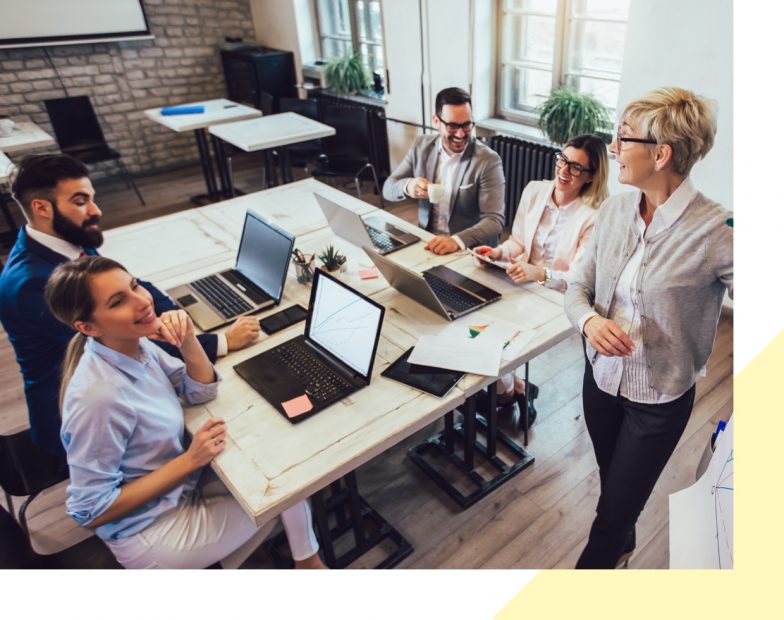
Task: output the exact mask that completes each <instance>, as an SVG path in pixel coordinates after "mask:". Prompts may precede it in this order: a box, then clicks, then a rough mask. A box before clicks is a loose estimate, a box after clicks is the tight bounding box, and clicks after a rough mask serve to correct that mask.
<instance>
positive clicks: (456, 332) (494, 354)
mask: <svg viewBox="0 0 784 620" xmlns="http://www.w3.org/2000/svg"><path fill="white" fill-rule="evenodd" d="M530 338H531V336H530V335H528V334H527V333H526V334H524V333H523V330H522V329H521V328H520V327H519V326H517V325H515V324H514V323H510V322H509V321H504V320H503V319H497V318H495V317H492V316H489V315H485V314H482V313H480V312H476V313H472V314H470V315H469V316H466V317H463V318H461V319H459V320H457V321H455V322H454V323H451V324H450V325H448V326H447V327H446V328H444V329H443V330H441V332H439V333H438V334H436V335H433V336H422V337H421V338H420V339H419V341H418V342H417V344H416V346H415V347H414V350H413V351H412V352H411V355H410V356H409V358H408V361H409V363H411V364H421V365H423V366H433V367H435V368H446V369H448V370H459V371H462V372H470V373H474V374H477V375H486V376H488V377H497V376H498V374H499V372H500V369H501V362H502V361H503V360H504V359H506V360H509V359H512V358H514V357H516V356H517V355H518V354H519V352H520V351H521V350H522V348H523V347H524V346H525V344H526V342H528V341H529V340H530Z"/></svg>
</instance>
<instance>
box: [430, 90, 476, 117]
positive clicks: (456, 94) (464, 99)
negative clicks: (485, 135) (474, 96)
mask: <svg viewBox="0 0 784 620" xmlns="http://www.w3.org/2000/svg"><path fill="white" fill-rule="evenodd" d="M464 103H467V104H468V105H471V95H469V94H468V92H467V91H465V90H463V89H462V88H457V87H456V86H452V87H450V88H445V89H444V90H442V91H441V92H440V93H438V94H437V95H436V115H438V116H440V115H441V108H443V107H444V106H445V105H463V104H464Z"/></svg>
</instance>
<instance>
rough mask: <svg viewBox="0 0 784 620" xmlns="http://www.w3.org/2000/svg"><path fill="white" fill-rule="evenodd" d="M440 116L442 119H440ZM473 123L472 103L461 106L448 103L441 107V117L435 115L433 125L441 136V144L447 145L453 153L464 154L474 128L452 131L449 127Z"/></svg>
mask: <svg viewBox="0 0 784 620" xmlns="http://www.w3.org/2000/svg"><path fill="white" fill-rule="evenodd" d="M439 116H440V117H441V118H439ZM472 121H473V117H472V115H471V104H470V103H461V104H459V105H451V104H448V103H447V104H444V105H443V106H442V107H441V113H440V114H439V115H436V114H434V115H433V125H435V127H436V128H437V129H438V133H439V135H440V136H441V142H442V144H444V145H446V147H447V148H448V149H449V151H451V152H452V153H462V152H463V151H464V150H465V148H466V146H467V145H468V142H469V140H470V139H471V130H472V128H471V127H469V128H468V129H465V128H463V127H461V128H459V129H457V130H454V129H450V128H449V125H452V126H455V125H465V124H466V123H471V122H472Z"/></svg>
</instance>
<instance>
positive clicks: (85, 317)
mask: <svg viewBox="0 0 784 620" xmlns="http://www.w3.org/2000/svg"><path fill="white" fill-rule="evenodd" d="M112 269H122V270H123V271H127V269H126V268H125V267H123V266H122V265H121V264H120V263H118V262H117V261H115V260H112V259H111V258H106V257H105V256H83V257H82V258H77V259H76V260H72V261H68V262H65V263H62V264H61V265H59V266H58V267H57V268H56V269H55V270H54V271H53V272H52V275H50V276H49V280H48V281H47V282H46V288H45V289H44V299H46V305H47V306H49V310H50V311H51V312H52V314H53V315H54V316H55V318H56V319H57V320H58V321H61V322H62V323H65V324H66V325H67V326H68V327H70V328H72V329H73V326H74V323H76V321H89V320H91V319H92V317H93V313H94V312H95V298H94V297H93V293H92V290H90V276H93V275H95V274H98V273H104V272H106V271H111V270H112ZM85 341H86V337H85V335H84V334H82V332H79V331H77V332H76V334H75V335H74V337H73V338H71V341H70V342H69V343H68V349H67V350H66V352H65V359H64V360H63V369H62V379H61V382H60V407H61V408H62V405H63V398H64V397H65V389H66V388H67V387H68V383H69V382H70V381H71V377H72V376H73V373H74V370H76V366H77V364H78V363H79V360H80V359H81V358H82V354H83V353H84V343H85Z"/></svg>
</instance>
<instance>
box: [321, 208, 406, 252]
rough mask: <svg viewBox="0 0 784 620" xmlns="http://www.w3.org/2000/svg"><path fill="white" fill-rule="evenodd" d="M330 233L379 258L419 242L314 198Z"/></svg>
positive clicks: (395, 230) (396, 229) (391, 225)
mask: <svg viewBox="0 0 784 620" xmlns="http://www.w3.org/2000/svg"><path fill="white" fill-rule="evenodd" d="M313 195H314V196H315V197H316V201H317V202H318V203H319V206H320V207H321V210H322V212H323V213H324V217H325V218H327V222H328V223H329V227H330V228H331V229H332V230H333V232H334V233H335V234H336V235H338V236H340V237H343V238H344V239H346V240H348V241H350V242H351V243H353V244H354V245H356V246H358V247H362V246H368V247H371V248H375V249H376V251H377V252H378V253H379V254H389V253H390V252H394V251H395V250H399V249H400V248H405V247H408V246H409V245H413V244H415V243H417V242H418V241H421V239H420V238H419V237H417V236H416V235H414V234H412V233H409V232H406V231H404V230H401V229H399V228H397V227H395V226H394V225H393V224H390V223H388V222H384V221H382V220H380V219H379V218H375V217H370V218H368V219H367V220H364V219H362V216H361V215H359V213H355V212H354V211H352V210H351V209H347V208H346V207H343V206H341V205H339V204H337V203H336V202H333V201H331V200H330V199H329V198H325V197H324V196H322V195H321V194H313Z"/></svg>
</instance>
